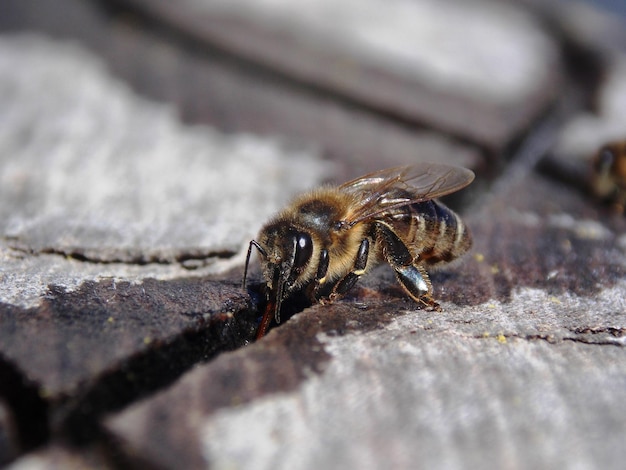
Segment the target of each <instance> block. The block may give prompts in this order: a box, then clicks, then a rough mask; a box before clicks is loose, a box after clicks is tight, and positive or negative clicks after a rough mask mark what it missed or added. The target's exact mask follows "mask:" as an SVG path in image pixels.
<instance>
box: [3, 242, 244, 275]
mask: <svg viewBox="0 0 626 470" xmlns="http://www.w3.org/2000/svg"><path fill="white" fill-rule="evenodd" d="M9 247H10V248H11V250H14V251H17V252H20V253H25V254H28V255H29V256H39V255H57V256H60V257H63V258H68V259H72V260H75V261H81V262H84V263H91V264H129V265H137V266H147V265H149V264H161V265H171V264H179V265H180V266H181V267H182V268H185V269H187V270H194V269H197V268H199V267H202V266H204V265H207V264H210V263H211V262H212V261H214V260H216V259H228V258H232V257H233V256H235V255H236V254H237V253H236V252H234V251H230V250H218V251H214V250H211V251H202V250H188V251H184V250H179V252H178V253H174V254H164V253H162V252H153V253H150V252H143V251H141V250H123V249H120V250H115V251H116V253H110V252H108V253H98V251H97V250H88V249H85V248H75V249H72V248H54V247H44V248H39V249H35V248H29V247H27V246H24V245H22V244H20V243H16V240H15V239H11V240H10V243H9Z"/></svg>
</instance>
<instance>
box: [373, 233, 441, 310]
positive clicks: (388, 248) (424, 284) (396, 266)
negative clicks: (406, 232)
mask: <svg viewBox="0 0 626 470" xmlns="http://www.w3.org/2000/svg"><path fill="white" fill-rule="evenodd" d="M378 233H379V234H380V237H381V238H380V240H381V243H382V246H383V255H384V256H385V259H386V260H387V263H389V265H390V266H391V267H392V268H393V270H394V271H395V272H396V278H397V279H398V282H399V283H400V285H401V286H402V288H403V289H404V291H405V292H406V293H407V294H408V295H409V297H411V298H412V299H413V300H415V301H416V302H418V303H419V304H422V305H424V306H426V307H430V308H432V309H434V310H440V307H439V304H438V303H437V302H436V301H435V299H434V298H433V288H432V285H431V284H430V279H429V278H428V273H427V272H426V270H425V269H424V268H423V267H422V266H418V265H416V263H415V260H414V259H413V256H412V255H411V253H410V251H409V249H408V248H407V246H406V245H405V244H404V242H403V241H402V240H401V239H400V238H399V237H398V236H397V235H396V234H395V232H394V231H393V230H391V228H389V227H388V226H386V225H383V224H379V225H378Z"/></svg>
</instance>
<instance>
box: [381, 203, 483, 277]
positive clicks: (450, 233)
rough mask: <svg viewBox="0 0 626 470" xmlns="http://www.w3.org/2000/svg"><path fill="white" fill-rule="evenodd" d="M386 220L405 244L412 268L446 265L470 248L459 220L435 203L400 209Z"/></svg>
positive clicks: (469, 239) (469, 240) (470, 241)
mask: <svg viewBox="0 0 626 470" xmlns="http://www.w3.org/2000/svg"><path fill="white" fill-rule="evenodd" d="M386 220H387V221H388V223H390V225H391V227H392V228H393V230H394V232H395V233H396V234H397V235H398V237H400V238H401V239H402V240H403V241H404V242H405V243H406V245H407V248H408V249H409V250H410V252H411V254H412V255H413V256H414V257H415V264H422V263H423V264H429V265H433V264H437V263H443V262H449V261H452V260H453V259H455V258H457V257H459V256H461V255H462V254H463V253H465V252H466V251H467V250H468V249H469V248H470V247H471V246H472V238H471V236H470V233H469V231H468V230H467V228H466V227H465V224H463V221H462V220H461V218H460V217H459V216H458V215H457V214H456V213H454V212H453V211H452V210H450V209H448V208H447V207H446V206H445V205H444V204H442V203H441V202H439V201H435V200H429V201H425V202H420V203H417V204H412V205H409V206H404V207H401V208H399V209H397V210H395V211H393V212H392V213H391V214H389V216H388V219H386Z"/></svg>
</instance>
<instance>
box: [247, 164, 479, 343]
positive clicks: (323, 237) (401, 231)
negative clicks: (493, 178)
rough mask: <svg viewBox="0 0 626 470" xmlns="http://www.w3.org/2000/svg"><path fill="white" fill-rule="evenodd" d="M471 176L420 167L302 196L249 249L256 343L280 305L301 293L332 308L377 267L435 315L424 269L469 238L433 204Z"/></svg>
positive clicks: (461, 248) (449, 256) (464, 246)
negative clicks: (261, 290) (261, 285)
mask: <svg viewBox="0 0 626 470" xmlns="http://www.w3.org/2000/svg"><path fill="white" fill-rule="evenodd" d="M473 179H474V173H473V172H472V171H471V170H468V169H465V168H461V167H455V166H448V165H442V164H435V163H419V164H415V165H410V166H403V167H397V168H390V169H386V170H381V171H377V172H374V173H370V174H368V175H365V176H363V177H361V178H357V179H355V180H352V181H349V182H347V183H344V184H342V185H340V186H326V187H322V188H320V189H316V190H313V191H310V192H308V193H305V194H303V195H301V196H300V197H298V198H296V199H295V201H293V202H292V204H291V205H289V206H288V207H287V208H285V209H284V210H283V211H282V212H280V213H279V214H278V215H277V216H275V217H274V218H273V219H272V220H270V222H269V223H267V224H266V225H265V226H264V227H263V228H262V229H261V231H260V233H259V235H258V237H257V240H252V241H250V244H249V246H248V254H247V257H246V265H245V270H244V275H243V288H244V289H245V285H246V277H247V274H248V265H249V262H250V256H251V254H252V248H253V247H254V248H256V249H257V250H258V252H259V254H260V256H261V258H262V260H261V264H262V272H263V279H264V281H265V286H266V295H267V306H266V309H265V312H264V315H263V318H262V320H261V323H260V325H259V329H258V332H257V339H258V338H261V337H262V336H264V335H265V333H266V331H267V328H268V326H269V324H270V322H271V319H272V318H274V319H275V321H276V323H280V309H281V303H282V301H283V300H284V299H285V298H287V297H288V296H290V295H291V294H292V293H294V292H298V291H303V292H305V293H306V294H307V296H308V297H309V298H310V299H311V300H312V301H318V302H321V303H325V302H332V301H334V300H335V299H336V298H338V297H340V296H341V295H343V294H345V293H346V292H348V290H350V288H352V287H353V286H354V285H355V283H356V282H357V281H358V279H359V278H360V277H361V276H362V275H364V274H365V273H367V272H368V271H369V270H371V269H372V268H373V267H374V266H376V265H377V264H379V263H381V262H386V263H388V264H389V265H390V266H391V267H392V268H393V270H394V271H395V274H396V277H397V279H398V281H399V283H400V285H401V286H402V288H403V289H404V290H405V291H406V293H407V294H408V296H409V297H411V298H412V299H413V300H415V301H416V302H418V304H421V305H422V306H425V307H430V308H433V309H439V304H437V302H435V300H434V298H433V295H432V291H433V289H432V286H431V283H430V279H429V278H428V274H427V272H426V269H425V266H433V265H437V264H440V263H445V262H449V261H451V260H453V259H455V258H457V257H458V256H460V255H462V254H463V253H465V252H466V251H467V250H468V249H469V248H470V246H471V244H472V240H471V236H470V234H469V231H468V230H467V228H466V227H465V225H464V224H463V222H462V221H461V219H460V218H459V216H458V215H457V214H455V213H454V212H453V211H452V210H450V209H448V208H447V207H446V206H445V205H443V204H442V203H441V202H439V201H436V200H434V198H436V197H440V196H444V195H446V194H450V193H452V192H455V191H457V190H459V189H461V188H464V187H465V186H467V185H468V184H470V183H471V182H472V181H473Z"/></svg>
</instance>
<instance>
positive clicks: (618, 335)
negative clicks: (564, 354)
mask: <svg viewBox="0 0 626 470" xmlns="http://www.w3.org/2000/svg"><path fill="white" fill-rule="evenodd" d="M625 330H626V329H624V328H601V327H599V328H580V329H579V328H576V329H572V330H571V331H572V333H574V334H575V336H566V335H563V334H562V333H558V334H554V333H541V334H526V335H523V334H518V333H497V334H486V335H474V336H472V338H474V339H483V340H484V339H489V340H493V339H495V340H500V338H503V339H506V340H508V339H521V340H525V341H546V342H548V343H550V344H558V343H561V342H564V341H571V342H573V343H582V344H587V345H597V346H622V347H625V346H626V331H625Z"/></svg>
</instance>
